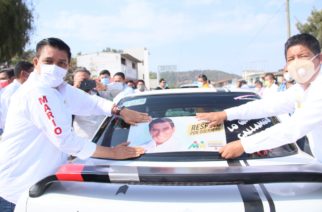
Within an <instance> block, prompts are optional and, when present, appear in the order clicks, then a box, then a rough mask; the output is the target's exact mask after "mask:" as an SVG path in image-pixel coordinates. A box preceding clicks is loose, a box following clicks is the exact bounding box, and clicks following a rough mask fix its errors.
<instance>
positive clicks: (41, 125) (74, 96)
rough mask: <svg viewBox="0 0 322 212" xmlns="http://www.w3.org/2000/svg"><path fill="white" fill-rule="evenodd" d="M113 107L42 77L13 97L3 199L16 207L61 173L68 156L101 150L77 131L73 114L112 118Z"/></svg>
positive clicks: (2, 155) (1, 180)
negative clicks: (48, 83) (43, 80)
mask: <svg viewBox="0 0 322 212" xmlns="http://www.w3.org/2000/svg"><path fill="white" fill-rule="evenodd" d="M112 105H113V103H112V102H110V101H108V100H104V99H102V98H100V97H97V96H91V95H88V94H87V93H85V92H83V91H81V90H79V89H77V88H74V87H72V86H70V85H68V84H66V83H64V84H63V85H61V86H59V87H58V88H57V89H56V88H51V87H48V86H46V85H44V84H42V83H41V81H40V79H39V75H38V74H37V73H36V72H33V73H31V75H30V77H29V79H28V80H27V81H26V82H25V83H24V84H23V85H22V86H21V87H20V88H19V89H18V90H17V91H16V93H15V94H14V95H13V97H12V99H11V103H10V107H9V110H8V116H7V121H6V124H5V128H6V130H5V131H4V134H3V136H2V140H1V142H0V196H1V197H2V198H4V199H6V200H8V201H10V202H13V203H16V202H17V200H18V198H19V196H20V195H21V194H22V193H23V192H24V191H26V190H28V189H29V188H30V187H31V186H32V185H33V184H35V183H36V182H38V181H39V180H41V179H42V178H44V177H46V176H48V175H51V174H53V173H55V171H56V170H57V168H58V167H59V166H60V165H62V164H64V163H65V162H66V161H67V157H68V155H74V156H77V157H79V158H81V159H85V158H88V157H90V156H91V155H92V154H93V153H94V151H95V149H96V145H95V144H94V143H92V142H90V141H88V140H86V139H82V138H79V137H77V136H76V135H75V133H74V132H73V129H72V118H71V116H72V114H75V115H104V114H105V115H110V113H111V108H112Z"/></svg>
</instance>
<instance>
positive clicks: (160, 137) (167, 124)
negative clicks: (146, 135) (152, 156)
mask: <svg viewBox="0 0 322 212" xmlns="http://www.w3.org/2000/svg"><path fill="white" fill-rule="evenodd" d="M149 132H150V135H151V137H152V140H151V141H149V142H148V143H146V144H144V145H143V146H142V147H143V148H144V149H145V151H146V152H147V153H149V152H156V151H162V150H169V149H172V148H173V145H176V142H175V140H174V139H173V138H172V136H173V134H174V132H175V126H174V123H173V121H172V120H171V119H169V118H157V119H154V120H153V121H151V122H150V124H149Z"/></svg>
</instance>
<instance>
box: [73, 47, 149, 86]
mask: <svg viewBox="0 0 322 212" xmlns="http://www.w3.org/2000/svg"><path fill="white" fill-rule="evenodd" d="M148 56H149V54H148V50H147V49H146V48H138V49H128V50H124V51H110V52H98V53H92V54H83V55H78V56H77V57H76V63H77V66H78V67H80V66H81V67H85V68H87V69H88V70H89V71H90V72H91V73H92V76H98V74H99V72H100V71H101V70H104V69H107V70H109V71H110V73H111V75H114V74H115V73H116V72H123V73H124V74H125V77H126V79H128V80H137V79H143V80H144V81H145V82H146V85H147V87H148V85H149V66H148V64H149V62H148Z"/></svg>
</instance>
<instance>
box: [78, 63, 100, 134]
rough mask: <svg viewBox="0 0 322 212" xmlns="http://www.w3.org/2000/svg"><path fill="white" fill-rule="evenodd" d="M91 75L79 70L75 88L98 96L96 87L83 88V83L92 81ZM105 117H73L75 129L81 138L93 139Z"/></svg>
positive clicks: (83, 69) (84, 69) (84, 70)
mask: <svg viewBox="0 0 322 212" xmlns="http://www.w3.org/2000/svg"><path fill="white" fill-rule="evenodd" d="M90 77H91V73H90V72H89V71H88V70H87V69H86V68H83V67H80V68H77V69H76V70H75V72H74V76H73V83H74V84H73V86H74V87H76V88H79V89H81V90H83V91H84V92H86V93H88V94H89V95H98V93H97V91H96V90H94V87H93V88H92V89H91V88H89V87H87V86H86V87H82V86H81V84H82V82H84V81H86V80H90ZM104 118H105V115H90V116H79V115H74V116H73V120H72V121H73V124H72V125H73V128H74V131H75V133H76V135H78V136H79V137H81V138H84V139H88V140H89V139H91V138H92V137H93V135H94V133H95V132H96V130H97V129H98V127H99V125H100V124H101V123H102V121H103V119H104Z"/></svg>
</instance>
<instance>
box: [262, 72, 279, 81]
mask: <svg viewBox="0 0 322 212" xmlns="http://www.w3.org/2000/svg"><path fill="white" fill-rule="evenodd" d="M268 76H270V77H271V78H272V79H273V80H276V79H275V75H274V74H273V73H266V74H265V76H264V77H268Z"/></svg>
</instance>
